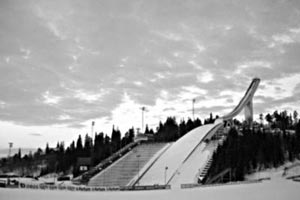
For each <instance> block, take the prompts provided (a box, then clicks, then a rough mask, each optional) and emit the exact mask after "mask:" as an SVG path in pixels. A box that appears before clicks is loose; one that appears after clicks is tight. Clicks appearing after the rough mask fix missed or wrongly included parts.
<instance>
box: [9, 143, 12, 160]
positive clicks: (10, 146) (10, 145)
mask: <svg viewBox="0 0 300 200" xmlns="http://www.w3.org/2000/svg"><path fill="white" fill-rule="evenodd" d="M8 147H9V149H8V158H10V156H11V148H12V147H13V143H12V142H9V143H8Z"/></svg>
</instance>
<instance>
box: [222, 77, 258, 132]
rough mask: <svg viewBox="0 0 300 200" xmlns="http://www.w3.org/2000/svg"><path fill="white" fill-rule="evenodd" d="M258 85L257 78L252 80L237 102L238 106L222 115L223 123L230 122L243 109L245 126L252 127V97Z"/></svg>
mask: <svg viewBox="0 0 300 200" xmlns="http://www.w3.org/2000/svg"><path fill="white" fill-rule="evenodd" d="M259 83H260V79H259V78H254V79H253V80H252V82H251V84H250V86H249V87H248V89H247V91H246V93H245V95H244V96H243V98H242V99H241V101H240V102H239V104H238V105H237V106H236V107H235V108H234V109H233V110H232V111H231V112H230V113H229V114H227V115H224V116H223V117H222V118H221V119H223V121H231V120H232V118H234V117H235V116H237V115H238V114H239V113H240V112H241V111H242V109H244V113H245V121H246V122H247V124H248V125H249V126H250V127H252V123H253V96H254V94H255V92H256V90H257V88H258V85H259Z"/></svg>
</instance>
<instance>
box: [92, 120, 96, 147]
mask: <svg viewBox="0 0 300 200" xmlns="http://www.w3.org/2000/svg"><path fill="white" fill-rule="evenodd" d="M94 126H95V122H94V121H92V126H91V137H92V143H91V146H93V140H94V139H93V135H94Z"/></svg>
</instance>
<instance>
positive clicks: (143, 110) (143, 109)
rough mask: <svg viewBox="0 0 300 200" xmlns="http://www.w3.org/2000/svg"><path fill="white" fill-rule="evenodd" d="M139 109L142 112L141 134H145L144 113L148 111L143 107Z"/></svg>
mask: <svg viewBox="0 0 300 200" xmlns="http://www.w3.org/2000/svg"><path fill="white" fill-rule="evenodd" d="M140 109H141V110H142V130H141V132H142V133H144V132H145V130H144V112H145V111H148V110H147V108H146V107H145V106H143V107H141V108H140Z"/></svg>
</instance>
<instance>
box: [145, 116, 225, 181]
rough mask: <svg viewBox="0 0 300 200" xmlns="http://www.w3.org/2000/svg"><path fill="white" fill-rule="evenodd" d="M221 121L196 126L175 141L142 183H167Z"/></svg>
mask: <svg viewBox="0 0 300 200" xmlns="http://www.w3.org/2000/svg"><path fill="white" fill-rule="evenodd" d="M221 123H222V121H218V122H217V123H215V124H208V125H204V126H200V127H198V128H195V129H194V130H192V131H190V132H189V133H187V134H186V135H184V136H183V137H182V138H180V139H179V140H178V141H176V142H175V143H173V144H172V146H171V147H169V148H168V150H167V151H166V152H165V153H164V154H163V155H162V156H161V157H160V158H159V159H158V160H157V161H156V162H155V163H154V165H153V166H152V167H151V168H150V169H149V171H148V172H147V173H146V174H145V175H144V176H143V177H142V178H141V180H140V185H153V184H165V181H166V182H169V180H170V179H171V178H172V177H173V175H175V174H176V171H177V170H178V169H179V167H180V166H181V165H182V164H183V163H184V162H185V161H186V160H187V159H188V158H189V156H191V155H192V153H193V151H194V150H195V149H196V147H197V146H198V145H200V143H201V142H202V141H203V139H204V137H205V136H206V135H207V134H208V133H210V131H211V130H213V129H214V128H215V127H217V126H219V125H220V124H221ZM166 167H168V169H167V170H165V168H166ZM165 175H166V180H165Z"/></svg>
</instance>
